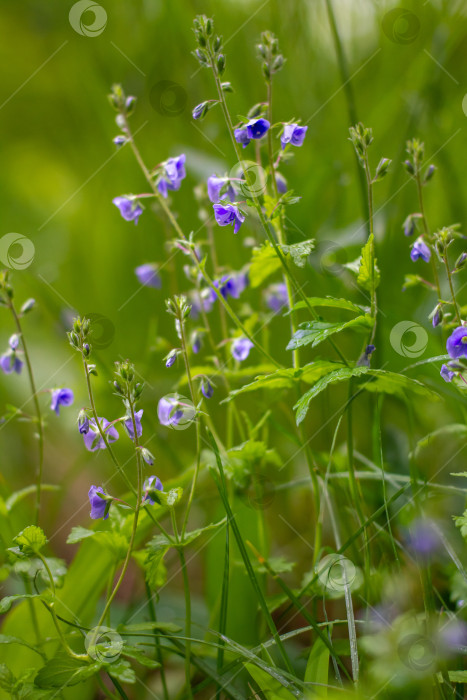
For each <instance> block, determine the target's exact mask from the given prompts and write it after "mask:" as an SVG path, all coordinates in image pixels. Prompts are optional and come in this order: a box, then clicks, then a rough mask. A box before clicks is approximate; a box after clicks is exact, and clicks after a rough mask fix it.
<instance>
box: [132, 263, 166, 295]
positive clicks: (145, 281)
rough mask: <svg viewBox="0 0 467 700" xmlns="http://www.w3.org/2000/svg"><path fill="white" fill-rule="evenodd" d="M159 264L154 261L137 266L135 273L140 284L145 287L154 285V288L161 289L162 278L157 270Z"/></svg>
mask: <svg viewBox="0 0 467 700" xmlns="http://www.w3.org/2000/svg"><path fill="white" fill-rule="evenodd" d="M157 267H158V266H157V265H155V264H154V263H144V265H140V266H139V267H137V268H135V275H136V277H137V278H138V280H139V282H140V284H142V285H143V286H144V287H154V289H160V287H161V286H162V282H161V278H160V277H159V274H158V271H157Z"/></svg>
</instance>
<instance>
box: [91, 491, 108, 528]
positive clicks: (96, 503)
mask: <svg viewBox="0 0 467 700" xmlns="http://www.w3.org/2000/svg"><path fill="white" fill-rule="evenodd" d="M98 493H102V494H104V496H106V495H107V494H106V493H105V491H104V489H103V488H102V486H91V488H90V489H89V493H88V497H89V503H90V504H91V518H92V519H93V520H98V519H99V518H104V520H107V518H108V517H109V513H108V511H107V513H106V512H105V510H106V508H107V500H106V499H105V498H101V497H100V496H98V495H97V494H98Z"/></svg>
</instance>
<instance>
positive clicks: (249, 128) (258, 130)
mask: <svg viewBox="0 0 467 700" xmlns="http://www.w3.org/2000/svg"><path fill="white" fill-rule="evenodd" d="M270 126H271V125H270V123H269V122H268V120H267V119H263V118H262V117H260V118H259V119H250V121H249V122H247V123H246V124H245V125H244V126H241V127H240V128H238V129H235V130H234V136H235V140H236V142H237V143H241V144H242V145H243V148H245V146H248V144H249V143H250V141H251V140H252V139H260V138H262V137H263V136H264V134H265V133H266V132H267V131H268V129H269V127H270Z"/></svg>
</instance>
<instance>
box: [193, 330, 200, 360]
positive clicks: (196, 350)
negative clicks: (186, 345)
mask: <svg viewBox="0 0 467 700" xmlns="http://www.w3.org/2000/svg"><path fill="white" fill-rule="evenodd" d="M201 347H202V338H201V335H200V333H196V331H195V332H194V333H193V335H192V336H191V349H192V350H193V352H194V353H195V354H198V353H199V351H200V350H201Z"/></svg>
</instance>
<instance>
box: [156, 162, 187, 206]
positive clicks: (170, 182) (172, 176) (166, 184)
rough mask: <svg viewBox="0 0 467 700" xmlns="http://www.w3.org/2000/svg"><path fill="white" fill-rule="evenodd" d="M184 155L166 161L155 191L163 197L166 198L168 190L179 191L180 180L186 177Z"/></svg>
mask: <svg viewBox="0 0 467 700" xmlns="http://www.w3.org/2000/svg"><path fill="white" fill-rule="evenodd" d="M185 160H186V156H185V154H184V153H182V155H180V156H177V157H176V158H169V160H166V161H165V163H163V165H164V170H163V173H162V176H161V179H160V180H159V182H158V183H157V189H158V190H159V192H160V193H161V195H162V196H163V197H167V191H168V190H179V189H180V185H181V184H182V180H183V179H184V178H185V177H186V172H185Z"/></svg>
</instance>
